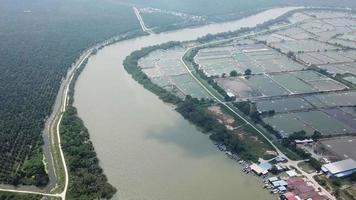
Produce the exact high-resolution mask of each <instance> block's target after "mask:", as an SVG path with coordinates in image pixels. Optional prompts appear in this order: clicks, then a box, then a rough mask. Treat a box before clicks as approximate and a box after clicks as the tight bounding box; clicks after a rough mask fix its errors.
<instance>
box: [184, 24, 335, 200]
mask: <svg viewBox="0 0 356 200" xmlns="http://www.w3.org/2000/svg"><path fill="white" fill-rule="evenodd" d="M293 25H295V24H291V25H285V26H281V27H278V28H276V29H274V30H279V29H284V28H287V27H289V26H293ZM272 30H273V29H272ZM267 31H271V29H269V30H266V31H260V32H255V33H251V34H246V35H243V36H239V37H235V38H229V39H224V40H220V41H215V43H221V42H224V41H229V40H232V39H241V38H245V37H248V36H254V35H257V34H261V33H264V32H267ZM212 43H214V42H212ZM212 43H211V44H212ZM205 45H206V44H200V45H195V46H192V47H190V48H188V49H187V50H186V51H185V52H184V54H183V56H182V57H181V58H180V61H181V62H182V64H183V65H184V67H185V69H186V70H187V72H188V73H189V75H190V76H191V77H192V78H193V79H194V80H195V81H196V82H197V83H198V84H199V85H200V86H201V87H202V88H203V89H204V90H205V91H206V92H207V93H208V94H209V95H210V96H211V97H212V98H213V99H214V100H216V101H217V102H218V103H220V104H221V105H223V106H224V107H225V108H227V109H228V110H229V111H231V112H232V113H233V114H235V115H236V116H238V117H239V118H240V119H242V120H243V121H244V122H245V123H246V124H248V125H250V126H251V127H252V128H253V129H254V130H255V131H257V132H258V133H259V134H260V135H261V136H262V137H263V138H265V139H266V141H267V142H268V143H269V144H270V145H271V146H272V147H273V148H274V149H275V150H276V152H277V153H278V155H279V156H282V157H284V158H286V159H287V161H288V162H287V163H286V164H287V165H290V166H292V167H293V168H295V169H297V170H299V171H300V172H301V173H302V175H303V176H305V177H306V178H307V179H308V181H309V182H311V183H312V184H313V185H314V187H315V188H320V190H321V193H322V194H323V195H325V196H326V197H327V198H329V199H330V200H336V198H335V197H334V196H333V195H332V194H330V193H329V192H328V191H327V190H326V189H325V188H324V187H322V186H321V185H320V184H319V183H318V182H317V181H315V180H314V178H313V175H310V174H307V173H306V172H304V171H303V170H301V169H300V168H299V167H298V163H299V162H300V161H293V160H290V159H289V158H288V157H287V156H286V155H285V154H284V153H283V152H282V151H281V150H280V149H279V148H278V147H277V146H276V145H275V144H274V143H273V142H272V140H270V139H269V138H268V137H267V136H266V135H265V134H264V133H263V132H262V131H260V130H259V129H258V128H257V127H256V126H255V124H253V123H251V122H250V121H249V120H247V119H246V118H245V117H244V116H242V115H241V114H239V113H238V112H236V111H235V110H234V109H233V108H232V107H231V106H230V105H229V104H228V103H226V102H224V101H222V100H220V98H219V97H217V96H216V95H215V94H214V93H213V92H211V89H209V88H207V87H206V86H205V85H204V84H203V83H202V82H201V81H200V80H199V79H198V78H197V77H196V76H195V75H194V74H193V73H192V71H191V70H190V68H189V67H188V65H187V64H186V63H185V62H184V59H183V58H184V56H185V55H186V54H187V53H188V52H189V51H190V50H192V49H194V48H197V47H200V46H205Z"/></svg>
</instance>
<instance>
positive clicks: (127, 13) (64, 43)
mask: <svg viewBox="0 0 356 200" xmlns="http://www.w3.org/2000/svg"><path fill="white" fill-rule="evenodd" d="M137 30H140V27H139V24H138V22H137V19H136V17H135V15H134V13H133V11H132V9H131V8H130V7H126V6H122V5H119V4H111V3H109V2H108V1H99V0H61V1H60V0H31V1H22V0H4V1H2V2H1V6H0V36H1V37H0V44H1V45H0V60H1V62H0V71H1V73H0V94H1V95H0V163H1V167H0V182H1V183H10V184H35V185H38V186H41V185H44V184H45V183H46V180H47V179H48V178H47V176H46V174H44V173H43V171H44V168H43V164H42V155H41V153H39V147H41V145H42V143H41V132H42V129H43V126H44V120H45V118H46V116H48V115H49V114H50V112H51V107H52V106H53V103H54V100H55V97H56V95H57V92H58V89H59V86H60V83H61V80H62V78H63V77H64V75H65V74H66V72H67V70H68V68H69V67H70V66H71V64H72V63H73V62H74V61H75V60H76V58H77V57H78V56H79V54H80V52H82V51H83V50H85V49H86V48H88V47H90V46H92V45H94V44H95V43H98V42H100V41H103V40H106V39H108V38H111V37H113V36H116V35H118V34H121V33H126V32H129V31H130V32H131V33H132V34H135V33H139V32H136V31H137ZM39 157H41V159H39ZM26 160H28V161H26ZM38 176H41V177H38ZM31 179H32V180H31Z"/></svg>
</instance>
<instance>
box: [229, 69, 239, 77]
mask: <svg viewBox="0 0 356 200" xmlns="http://www.w3.org/2000/svg"><path fill="white" fill-rule="evenodd" d="M237 75H238V73H237V71H236V70H232V71H231V72H230V76H232V77H235V76H237Z"/></svg>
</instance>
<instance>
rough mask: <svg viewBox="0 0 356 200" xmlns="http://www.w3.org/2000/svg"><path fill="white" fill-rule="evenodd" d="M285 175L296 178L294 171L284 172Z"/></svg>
mask: <svg viewBox="0 0 356 200" xmlns="http://www.w3.org/2000/svg"><path fill="white" fill-rule="evenodd" d="M286 173H287V175H288V176H289V177H294V176H298V174H297V172H296V171H295V170H294V169H292V170H289V171H286Z"/></svg>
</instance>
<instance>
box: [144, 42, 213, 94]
mask: <svg viewBox="0 0 356 200" xmlns="http://www.w3.org/2000/svg"><path fill="white" fill-rule="evenodd" d="M184 52H185V48H183V47H176V48H171V49H168V50H156V51H153V52H152V53H150V54H149V55H148V56H146V57H144V58H141V59H140V60H139V62H138V64H139V66H140V67H141V68H142V70H143V72H144V73H145V74H146V75H147V76H148V77H149V78H150V79H151V80H152V82H153V83H155V84H157V85H159V86H161V87H163V88H165V89H166V90H168V91H170V92H172V93H174V94H175V95H177V96H178V97H180V98H184V97H185V96H186V95H190V96H192V97H196V98H199V99H201V98H209V95H208V94H207V93H206V92H205V91H204V90H203V89H202V88H201V87H200V86H199V85H198V84H197V83H196V82H195V81H194V80H193V78H192V77H191V76H190V75H188V74H187V71H186V70H185V68H184V65H183V64H182V63H181V61H180V58H181V57H182V56H183V54H184Z"/></svg>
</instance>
